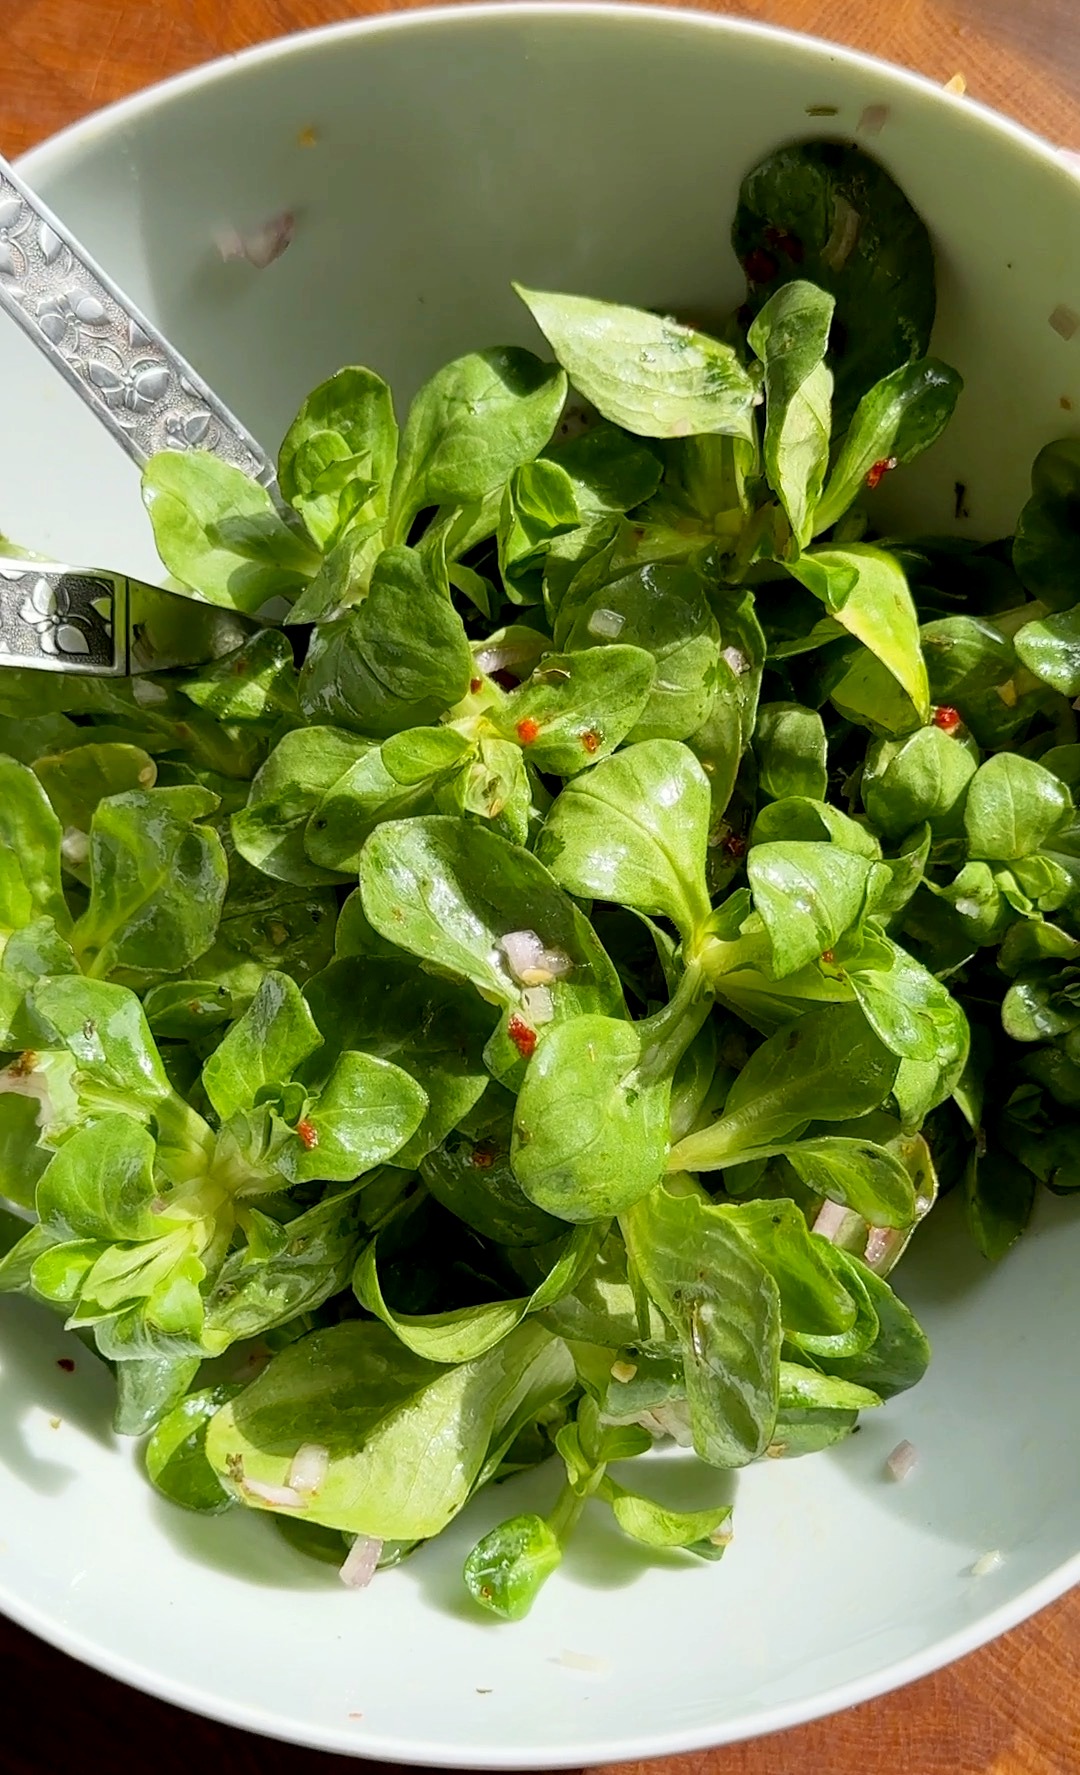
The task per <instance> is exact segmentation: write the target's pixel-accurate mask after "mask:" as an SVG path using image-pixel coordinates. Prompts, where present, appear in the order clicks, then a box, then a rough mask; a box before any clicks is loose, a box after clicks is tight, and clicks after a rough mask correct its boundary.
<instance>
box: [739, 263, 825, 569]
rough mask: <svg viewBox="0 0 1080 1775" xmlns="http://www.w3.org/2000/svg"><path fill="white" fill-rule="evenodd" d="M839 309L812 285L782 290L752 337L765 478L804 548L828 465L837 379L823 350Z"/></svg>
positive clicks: (769, 303)
mask: <svg viewBox="0 0 1080 1775" xmlns="http://www.w3.org/2000/svg"><path fill="white" fill-rule="evenodd" d="M834 306H835V303H834V300H833V297H832V296H830V295H829V294H827V292H826V291H824V290H821V289H818V288H816V286H815V285H814V284H811V283H804V282H801V281H796V282H793V283H787V284H782V285H781V287H780V288H779V289H778V290H777V291H776V292H775V294H774V295H772V296H770V298H769V300H768V301H767V302H766V303H765V305H764V307H762V308H761V309H759V311H758V313H757V315H756V316H755V318H754V320H753V322H752V323H751V326H750V329H749V332H748V333H747V343H748V344H749V346H750V349H751V351H753V352H756V354H757V356H758V357H759V358H760V359H761V361H762V363H763V364H764V366H765V444H764V458H765V474H766V477H767V479H768V482H769V485H770V487H771V488H772V490H773V492H774V493H775V494H776V495H777V497H778V498H779V500H780V503H781V505H782V506H783V508H784V510H785V512H786V513H787V517H788V522H789V524H790V525H791V529H792V533H793V535H794V537H795V541H796V542H797V543H798V545H799V547H800V548H803V547H805V545H806V544H807V543H808V542H809V540H810V537H811V535H812V534H813V529H814V514H815V511H816V509H817V503H818V500H819V499H820V497H821V489H822V487H823V485H824V481H825V472H826V470H827V468H828V466H829V438H830V433H831V409H832V387H833V379H832V371H831V370H829V369H827V368H826V365H825V348H826V345H827V344H828V339H829V327H830V325H831V324H832V315H833V308H834Z"/></svg>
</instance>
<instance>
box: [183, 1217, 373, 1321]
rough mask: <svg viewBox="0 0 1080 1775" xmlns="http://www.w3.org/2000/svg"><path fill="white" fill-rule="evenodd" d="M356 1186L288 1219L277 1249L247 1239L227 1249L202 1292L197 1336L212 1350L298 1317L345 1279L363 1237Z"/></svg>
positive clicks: (337, 1290) (345, 1283)
mask: <svg viewBox="0 0 1080 1775" xmlns="http://www.w3.org/2000/svg"><path fill="white" fill-rule="evenodd" d="M353 1194H354V1192H353V1191H351V1190H343V1191H339V1192H331V1193H329V1194H328V1195H327V1197H326V1199H325V1200H323V1201H320V1202H317V1203H316V1204H315V1206H314V1208H308V1209H307V1210H306V1211H305V1212H304V1213H302V1214H298V1215H296V1216H295V1218H294V1219H292V1220H290V1221H288V1222H286V1223H285V1226H284V1227H283V1228H282V1229H281V1238H282V1247H281V1250H280V1251H278V1252H276V1253H273V1252H271V1253H269V1254H267V1253H265V1252H263V1253H260V1254H256V1253H255V1252H254V1251H253V1250H252V1248H251V1245H250V1243H249V1244H248V1245H246V1246H239V1247H237V1249H236V1250H234V1251H231V1252H230V1253H229V1255H228V1257H227V1258H226V1259H225V1262H224V1263H223V1264H222V1266H221V1268H220V1270H219V1271H218V1273H217V1275H216V1277H215V1279H214V1285H213V1287H212V1288H211V1289H210V1291H209V1293H208V1294H207V1297H206V1313H205V1318H204V1320H203V1331H202V1342H203V1345H204V1347H205V1349H206V1350H207V1351H208V1352H209V1353H210V1354H215V1355H216V1354H220V1353H221V1351H223V1350H226V1349H228V1348H229V1346H230V1345H231V1344H233V1343H238V1342H240V1341H241V1340H243V1339H245V1338H252V1337H260V1336H262V1335H263V1333H265V1332H267V1331H272V1330H274V1329H275V1328H276V1327H277V1326H283V1325H288V1323H289V1322H290V1320H296V1319H302V1317H303V1315H304V1314H305V1313H314V1312H316V1311H317V1310H318V1308H319V1307H321V1306H322V1305H323V1303H324V1302H325V1301H327V1300H329V1299H330V1297H331V1296H332V1295H335V1294H339V1293H340V1292H341V1290H342V1289H343V1288H346V1287H348V1283H349V1277H350V1275H351V1274H352V1266H353V1263H354V1261H355V1259H356V1254H357V1252H358V1250H359V1248H360V1245H361V1244H362V1242H363V1240H364V1238H365V1237H366V1234H365V1231H364V1226H363V1222H362V1220H361V1219H360V1216H359V1215H358V1214H357V1212H356V1205H355V1202H354V1201H353Z"/></svg>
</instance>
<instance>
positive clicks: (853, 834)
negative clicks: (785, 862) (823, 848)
mask: <svg viewBox="0 0 1080 1775" xmlns="http://www.w3.org/2000/svg"><path fill="white" fill-rule="evenodd" d="M750 837H751V843H752V844H754V845H757V844H771V843H776V842H784V841H786V840H788V839H793V840H795V841H796V842H798V843H800V844H822V843H828V844H835V845H838V846H839V848H840V849H841V850H844V851H850V852H851V854H852V856H856V857H868V858H869V859H870V861H871V862H876V861H878V860H879V859H880V857H881V845H880V844H879V843H878V841H877V839H876V838H875V837H874V834H873V833H872V832H871V831H870V829H869V827H868V826H867V825H865V824H864V823H863V822H861V821H859V820H853V819H852V818H851V816H850V814H845V813H841V811H840V809H839V808H838V807H830V805H829V803H828V802H826V801H811V800H810V798H809V797H808V796H805V795H785V796H784V798H783V800H782V801H774V802H771V803H767V804H766V805H765V806H764V807H763V808H760V809H759V810H758V815H757V818H756V819H755V821H754V826H753V831H752V833H751V835H750Z"/></svg>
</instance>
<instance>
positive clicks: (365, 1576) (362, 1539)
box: [338, 1535, 383, 1590]
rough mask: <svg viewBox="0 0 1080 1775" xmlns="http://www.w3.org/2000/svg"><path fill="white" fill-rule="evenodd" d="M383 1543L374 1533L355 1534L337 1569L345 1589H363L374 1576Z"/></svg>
mask: <svg viewBox="0 0 1080 1775" xmlns="http://www.w3.org/2000/svg"><path fill="white" fill-rule="evenodd" d="M382 1550H383V1544H382V1542H381V1541H379V1540H376V1538H375V1536H374V1535H357V1537H356V1539H355V1541H354V1542H353V1544H352V1546H351V1547H350V1548H349V1551H348V1553H347V1554H346V1556H345V1561H344V1564H343V1565H342V1566H341V1567H340V1568H339V1570H338V1577H339V1578H340V1579H341V1582H342V1583H343V1584H344V1585H345V1588H346V1589H347V1590H365V1589H366V1588H367V1586H368V1585H369V1584H370V1583H371V1580H372V1578H373V1577H374V1576H375V1571H376V1568H377V1566H378V1564H379V1560H380V1559H381V1558H382Z"/></svg>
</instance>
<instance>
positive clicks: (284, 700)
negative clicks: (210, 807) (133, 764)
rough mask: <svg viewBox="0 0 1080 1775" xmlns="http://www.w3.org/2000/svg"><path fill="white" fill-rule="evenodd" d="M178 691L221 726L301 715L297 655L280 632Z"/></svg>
mask: <svg viewBox="0 0 1080 1775" xmlns="http://www.w3.org/2000/svg"><path fill="white" fill-rule="evenodd" d="M178 689H179V690H180V692H181V694H182V695H183V696H186V697H188V698H189V700H190V701H191V702H193V703H194V704H195V706H196V708H199V709H205V710H206V712H207V714H209V715H213V716H214V718H215V720H217V721H279V720H280V719H281V718H282V716H295V714H296V713H297V702H296V667H295V666H294V665H293V652H292V648H291V647H290V646H289V643H288V641H287V640H286V638H285V636H284V635H283V634H282V633H281V632H280V630H279V629H262V630H260V632H259V633H258V634H257V635H253V636H252V638H251V640H250V641H245V642H244V643H243V644H242V645H241V646H240V647H237V648H234V650H233V651H232V652H231V653H227V654H225V656H224V657H223V658H222V659H217V660H214V661H213V663H212V664H211V665H207V666H203V667H202V669H201V670H200V671H199V673H198V674H197V675H196V676H195V677H191V678H186V679H184V680H183V682H182V683H181V684H180V685H179V686H178ZM124 786H125V787H132V788H134V787H135V785H134V784H131V785H127V784H125V785H124ZM107 793H112V791H107Z"/></svg>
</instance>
